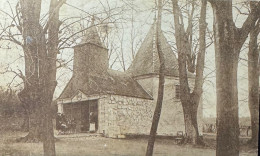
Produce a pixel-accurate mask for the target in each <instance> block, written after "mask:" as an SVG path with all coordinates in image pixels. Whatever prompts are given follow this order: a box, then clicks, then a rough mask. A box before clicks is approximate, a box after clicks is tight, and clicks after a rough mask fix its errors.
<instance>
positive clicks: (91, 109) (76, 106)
mask: <svg viewBox="0 0 260 156" xmlns="http://www.w3.org/2000/svg"><path fill="white" fill-rule="evenodd" d="M63 110H64V114H65V117H66V119H67V120H69V121H72V120H73V121H75V123H76V132H96V131H97V130H98V100H90V101H82V102H77V103H70V104H64V105H63Z"/></svg>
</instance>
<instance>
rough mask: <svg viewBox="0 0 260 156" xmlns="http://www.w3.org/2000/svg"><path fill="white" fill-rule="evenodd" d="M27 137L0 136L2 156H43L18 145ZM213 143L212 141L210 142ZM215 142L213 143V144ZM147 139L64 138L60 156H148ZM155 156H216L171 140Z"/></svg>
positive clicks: (32, 146) (37, 146) (38, 146)
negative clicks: (17, 139)
mask: <svg viewBox="0 0 260 156" xmlns="http://www.w3.org/2000/svg"><path fill="white" fill-rule="evenodd" d="M23 135H25V133H21V132H1V134H0V137H1V138H0V156H5V155H10V156H27V155H28V156H38V155H43V150H42V143H16V142H15V141H14V140H15V139H16V138H19V137H21V136H23ZM210 140H212V139H210ZM213 141H214V140H213ZM146 146H147V140H146V139H141V138H140V139H111V138H104V137H94V136H89V137H79V138H61V139H59V140H58V141H57V142H56V153H57V156H87V155H89V156H100V155H102V156H106V155H113V156H138V155H145V150H146ZM154 155H156V156H166V155H173V156H214V155H215V150H214V145H213V146H211V147H207V148H204V147H194V146H191V145H181V146H180V145H176V144H175V142H174V141H173V140H170V139H157V141H156V143H155V149H154ZM240 155H241V156H257V151H256V150H252V149H243V151H242V152H240Z"/></svg>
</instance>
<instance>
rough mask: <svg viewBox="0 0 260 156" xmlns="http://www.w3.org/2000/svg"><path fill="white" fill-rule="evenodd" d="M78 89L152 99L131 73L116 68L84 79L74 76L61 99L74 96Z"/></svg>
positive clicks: (101, 93) (87, 92)
mask: <svg viewBox="0 0 260 156" xmlns="http://www.w3.org/2000/svg"><path fill="white" fill-rule="evenodd" d="M78 90H80V91H82V92H83V93H84V94H86V95H96V94H100V95H104V94H112V95H121V96H129V97H137V98H143V99H152V97H151V96H150V95H149V94H148V93H147V92H146V91H145V90H144V89H143V88H142V86H140V84H138V82H137V81H135V80H134V79H132V77H131V76H130V75H128V74H126V73H124V72H119V71H114V70H108V71H107V72H106V73H104V74H102V75H88V76H87V77H85V78H84V79H83V78H78V77H76V76H73V77H72V78H71V80H70V81H69V83H68V84H67V86H66V88H65V89H64V91H63V92H62V93H61V95H60V97H59V99H64V98H73V96H74V95H75V93H76V92H77V91H78Z"/></svg>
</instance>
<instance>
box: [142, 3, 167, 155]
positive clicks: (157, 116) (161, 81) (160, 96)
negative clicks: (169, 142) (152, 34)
mask: <svg viewBox="0 0 260 156" xmlns="http://www.w3.org/2000/svg"><path fill="white" fill-rule="evenodd" d="M161 16H162V0H158V18H157V26H156V48H157V51H158V56H159V61H160V71H159V72H160V73H159V87H158V96H157V102H156V107H155V110H154V115H153V121H152V127H151V130H150V136H149V140H148V145H147V149H146V156H152V155H153V148H154V142H155V137H156V132H157V128H158V124H159V120H160V115H161V109H162V102H163V93H164V81H165V80H164V74H165V73H164V72H165V61H164V60H165V59H164V55H163V53H162V48H161V41H160V38H161V37H160V34H161V33H162V32H161Z"/></svg>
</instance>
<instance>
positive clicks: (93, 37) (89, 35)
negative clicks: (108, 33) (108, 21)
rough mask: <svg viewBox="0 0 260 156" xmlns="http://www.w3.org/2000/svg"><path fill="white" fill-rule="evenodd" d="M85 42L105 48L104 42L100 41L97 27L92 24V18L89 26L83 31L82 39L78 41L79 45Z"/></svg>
mask: <svg viewBox="0 0 260 156" xmlns="http://www.w3.org/2000/svg"><path fill="white" fill-rule="evenodd" d="M85 43H92V44H95V45H98V46H101V47H103V48H105V45H104V43H103V42H101V39H100V36H99V34H98V31H97V28H96V26H95V24H94V20H92V22H91V25H90V27H89V28H88V29H87V30H86V31H85V33H84V36H83V38H82V41H81V42H80V45H81V44H85Z"/></svg>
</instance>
